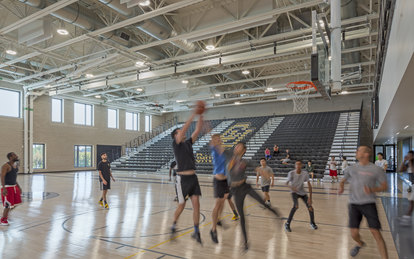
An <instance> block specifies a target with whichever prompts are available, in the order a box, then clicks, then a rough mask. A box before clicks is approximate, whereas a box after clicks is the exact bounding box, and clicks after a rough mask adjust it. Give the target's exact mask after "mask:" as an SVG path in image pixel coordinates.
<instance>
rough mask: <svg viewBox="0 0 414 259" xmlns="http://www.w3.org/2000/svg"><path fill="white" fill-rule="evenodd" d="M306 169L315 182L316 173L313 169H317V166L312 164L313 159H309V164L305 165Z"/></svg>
mask: <svg viewBox="0 0 414 259" xmlns="http://www.w3.org/2000/svg"><path fill="white" fill-rule="evenodd" d="M305 170H306V171H307V172H308V174H309V175H310V176H311V178H312V182H313V178H314V173H313V171H314V170H315V168H314V167H313V165H312V161H310V160H309V161H308V164H307V165H306V167H305Z"/></svg>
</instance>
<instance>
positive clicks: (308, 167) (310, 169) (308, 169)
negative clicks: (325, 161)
mask: <svg viewBox="0 0 414 259" xmlns="http://www.w3.org/2000/svg"><path fill="white" fill-rule="evenodd" d="M305 170H306V171H307V172H308V173H311V172H313V170H314V168H313V165H310V166H309V165H306V167H305Z"/></svg>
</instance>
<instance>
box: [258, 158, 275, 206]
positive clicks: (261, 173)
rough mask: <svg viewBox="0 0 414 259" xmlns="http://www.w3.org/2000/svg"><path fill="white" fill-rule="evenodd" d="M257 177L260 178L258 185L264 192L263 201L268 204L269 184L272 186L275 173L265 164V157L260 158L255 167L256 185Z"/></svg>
mask: <svg viewBox="0 0 414 259" xmlns="http://www.w3.org/2000/svg"><path fill="white" fill-rule="evenodd" d="M259 177H260V180H261V181H260V186H261V187H262V192H263V193H264V201H265V203H266V204H267V205H269V206H270V195H269V189H270V185H272V186H273V185H274V184H275V175H274V174H273V170H272V168H270V167H268V166H267V163H266V159H265V158H262V159H260V166H259V167H257V168H256V187H258V186H259Z"/></svg>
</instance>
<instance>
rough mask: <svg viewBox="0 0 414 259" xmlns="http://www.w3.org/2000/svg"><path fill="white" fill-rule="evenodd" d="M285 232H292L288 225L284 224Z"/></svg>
mask: <svg viewBox="0 0 414 259" xmlns="http://www.w3.org/2000/svg"><path fill="white" fill-rule="evenodd" d="M285 230H286V231H287V232H292V230H291V229H290V224H289V223H285Z"/></svg>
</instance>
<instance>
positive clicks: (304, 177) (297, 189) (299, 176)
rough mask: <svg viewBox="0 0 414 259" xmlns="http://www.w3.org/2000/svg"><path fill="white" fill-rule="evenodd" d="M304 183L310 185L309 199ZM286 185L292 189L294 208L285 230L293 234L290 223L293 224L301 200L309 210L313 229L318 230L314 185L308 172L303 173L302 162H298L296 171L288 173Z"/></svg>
mask: <svg viewBox="0 0 414 259" xmlns="http://www.w3.org/2000/svg"><path fill="white" fill-rule="evenodd" d="M304 182H307V183H308V189H309V197H308V195H307V194H306V191H305V188H304V187H303V183H304ZM286 185H287V186H288V187H289V188H290V189H291V194H292V199H293V208H292V209H291V210H290V213H289V218H288V220H287V221H286V223H285V230H286V231H287V232H292V230H291V229H290V223H291V222H292V219H293V215H295V212H296V210H297V209H298V208H299V203H298V199H299V198H301V199H302V200H303V202H304V203H305V205H306V207H307V208H308V210H309V217H310V226H311V228H312V229H318V226H317V225H316V224H315V215H314V212H313V207H312V185H311V183H310V181H309V174H308V172H305V171H302V162H301V161H296V163H295V170H292V171H290V172H289V173H288V180H287V182H286Z"/></svg>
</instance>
